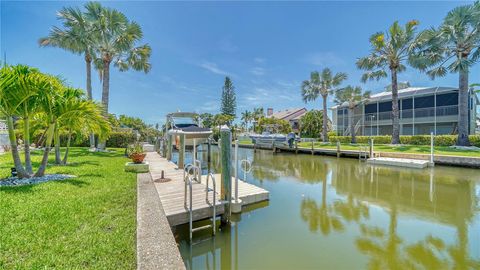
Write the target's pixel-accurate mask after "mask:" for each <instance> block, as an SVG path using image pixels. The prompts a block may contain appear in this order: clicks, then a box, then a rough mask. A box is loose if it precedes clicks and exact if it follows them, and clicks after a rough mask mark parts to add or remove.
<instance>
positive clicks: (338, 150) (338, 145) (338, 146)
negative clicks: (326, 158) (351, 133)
mask: <svg viewBox="0 0 480 270" xmlns="http://www.w3.org/2000/svg"><path fill="white" fill-rule="evenodd" d="M337 157H340V141H337Z"/></svg>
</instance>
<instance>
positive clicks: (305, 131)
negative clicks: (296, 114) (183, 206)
mask: <svg viewBox="0 0 480 270" xmlns="http://www.w3.org/2000/svg"><path fill="white" fill-rule="evenodd" d="M322 129H323V112H322V111H320V110H310V111H308V112H307V113H305V114H304V115H303V116H302V117H301V118H300V133H301V135H302V137H310V138H314V137H316V136H318V134H321V133H322Z"/></svg>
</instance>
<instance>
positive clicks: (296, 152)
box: [295, 139, 298, 154]
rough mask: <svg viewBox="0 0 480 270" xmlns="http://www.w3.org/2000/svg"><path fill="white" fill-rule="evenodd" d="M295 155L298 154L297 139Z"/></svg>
mask: <svg viewBox="0 0 480 270" xmlns="http://www.w3.org/2000/svg"><path fill="white" fill-rule="evenodd" d="M295 154H298V142H297V140H296V139H295Z"/></svg>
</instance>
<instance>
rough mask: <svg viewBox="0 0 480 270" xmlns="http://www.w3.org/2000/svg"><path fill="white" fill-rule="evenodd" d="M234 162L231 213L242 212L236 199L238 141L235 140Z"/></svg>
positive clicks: (238, 166)
mask: <svg viewBox="0 0 480 270" xmlns="http://www.w3.org/2000/svg"><path fill="white" fill-rule="evenodd" d="M234 162H235V200H234V201H233V202H232V207H231V211H232V213H240V212H242V200H240V198H239V197H238V169H239V168H240V165H239V158H238V140H235V152H234Z"/></svg>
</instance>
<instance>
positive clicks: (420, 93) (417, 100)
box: [331, 87, 479, 136]
mask: <svg viewBox="0 0 480 270" xmlns="http://www.w3.org/2000/svg"><path fill="white" fill-rule="evenodd" d="M398 98H399V103H398V106H399V109H400V135H422V134H430V132H433V133H434V134H438V135H440V134H455V133H457V127H458V88H453V87H408V88H405V89H401V90H399V91H398ZM478 104H479V100H478V98H477V96H476V94H475V93H474V91H472V90H470V91H469V102H468V106H469V115H468V119H469V123H468V124H469V125H468V130H469V133H470V134H474V133H475V128H476V119H477V117H476V114H477V112H476V107H477V105H478ZM331 110H332V116H333V127H334V130H336V131H337V133H338V134H339V135H344V136H349V135H350V128H349V123H348V121H349V117H348V107H347V105H346V104H342V105H338V106H334V107H332V108H331ZM353 121H354V123H355V132H356V134H357V135H365V136H375V135H391V134H392V129H393V128H392V93H391V92H387V91H386V92H381V93H378V94H374V95H372V96H371V97H370V98H369V99H368V100H366V101H365V102H363V103H362V104H360V105H358V106H357V107H356V108H355V110H354V115H353Z"/></svg>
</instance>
